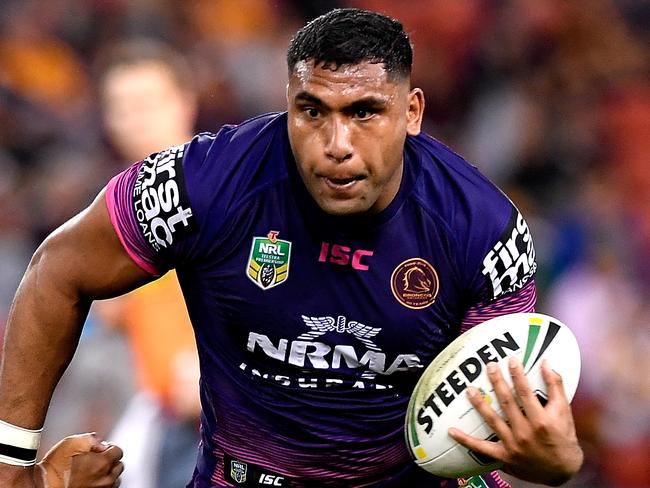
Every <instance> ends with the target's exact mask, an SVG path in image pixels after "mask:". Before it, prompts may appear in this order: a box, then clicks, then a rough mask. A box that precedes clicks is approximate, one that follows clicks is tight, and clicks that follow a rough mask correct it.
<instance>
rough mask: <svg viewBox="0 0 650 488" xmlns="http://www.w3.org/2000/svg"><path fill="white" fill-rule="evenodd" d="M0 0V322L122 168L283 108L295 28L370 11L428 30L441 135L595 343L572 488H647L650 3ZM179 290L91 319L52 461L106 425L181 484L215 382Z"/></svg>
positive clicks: (422, 64)
mask: <svg viewBox="0 0 650 488" xmlns="http://www.w3.org/2000/svg"><path fill="white" fill-rule="evenodd" d="M0 3H1V4H2V8H1V9H0V329H1V328H2V327H3V325H4V322H5V321H6V316H7V312H8V308H9V306H10V303H11V299H12V297H13V294H14V292H15V289H16V287H17V285H18V282H19V280H20V277H21V276H22V273H23V272H24V269H25V267H26V265H27V263H28V260H29V258H30V256H31V254H32V252H33V251H34V250H35V247H36V246H37V245H38V243H39V242H40V241H41V240H42V239H43V238H44V237H45V236H46V235H47V234H48V233H49V232H50V231H52V230H53V229H55V228H56V227H57V226H58V225H60V224H61V223H63V222H64V221H65V220H67V219H68V218H70V217H71V216H72V215H74V214H75V213H77V212H78V211H79V210H81V209H82V208H83V207H84V206H86V205H87V204H88V203H89V202H90V201H91V200H92V198H93V197H94V196H95V195H96V193H97V192H98V191H99V190H100V189H101V188H102V186H103V185H104V184H105V183H106V181H107V180H108V179H109V178H110V177H111V176H112V175H114V174H116V173H118V172H119V171H121V170H122V169H124V168H125V167H126V166H127V165H128V164H129V163H131V162H133V161H136V160H139V159H142V158H143V157H145V156H147V155H148V154H150V153H152V152H155V151H157V150H160V149H162V148H166V147H168V146H170V145H174V144H179V143H182V142H183V141H185V140H187V139H188V138H190V137H191V135H192V134H193V133H194V132H197V131H215V130H216V129H217V128H218V127H219V126H220V125H221V124H224V123H238V122H241V121H243V120H244V119H246V118H247V117H249V116H252V115H255V114H258V113H262V112H266V111H277V110H283V108H284V106H285V99H284V93H285V83H286V67H285V66H286V64H285V50H286V47H287V44H288V41H289V39H290V37H291V36H292V34H293V33H294V32H295V31H296V30H297V29H298V28H299V27H300V26H301V25H303V24H304V22H305V21H306V20H309V19H311V18H313V17H314V16H316V15H318V14H320V13H323V12H325V11H327V10H329V9H331V8H334V7H340V6H355V7H363V8H369V9H374V10H378V11H381V12H384V13H387V14H389V15H392V16H394V17H396V18H398V19H400V20H401V21H402V22H403V24H404V25H405V27H406V29H407V31H408V32H409V33H410V34H411V36H412V41H413V44H414V49H415V66H414V72H413V84H414V85H416V86H419V87H421V88H423V89H424V91H425V94H426V97H427V108H426V117H425V119H426V120H425V129H426V131H427V132H429V133H430V134H432V135H433V136H435V137H436V138H438V139H440V140H442V141H443V142H445V143H446V144H448V145H450V146H451V147H452V148H454V149H455V150H457V151H458V152H460V153H461V154H463V155H464V156H466V157H467V158H468V159H469V160H470V161H472V162H473V163H474V164H476V165H477V166H478V167H479V168H480V169H481V170H482V171H483V172H485V173H486V174H487V175H488V176H489V177H490V178H491V179H493V181H495V182H496V183H497V184H498V185H500V186H501V187H502V188H503V189H504V190H505V191H506V192H507V193H508V194H509V195H510V196H511V198H512V199H513V200H514V201H515V202H516V203H517V205H518V206H519V207H520V209H521V210H522V212H523V213H524V215H526V217H527V219H528V222H529V225H530V227H531V229H532V232H533V236H534V238H535V244H536V248H537V256H538V260H539V271H538V278H537V283H538V286H539V292H540V300H539V305H538V310H539V311H542V312H546V313H550V314H552V315H555V316H557V317H558V318H560V319H561V320H563V321H565V322H566V323H567V324H569V325H570V326H571V327H572V329H573V330H574V331H575V333H576V335H577V336H578V340H579V342H580V344H581V347H582V352H583V373H582V378H581V383H580V386H579V390H578V393H577V396H576V398H575V401H574V413H575V417H576V422H577V426H578V430H579V436H580V438H581V441H582V444H583V446H584V449H585V452H586V456H587V458H586V463H585V466H584V469H583V470H582V472H581V473H580V474H579V476H578V477H576V479H574V480H573V481H572V482H570V483H569V485H570V486H574V487H603V488H607V487H613V488H617V487H650V354H649V353H648V352H649V351H650V300H648V296H649V292H650V157H649V154H650V78H649V77H648V74H649V73H648V68H649V56H650V50H649V49H648V41H650V29H649V27H650V2H648V1H647V0H408V1H407V0H305V1H300V0H293V1H292V0H182V1H181V0H176V1H175V0H48V1H47V2H43V1H38V0H2V2H0ZM175 287H176V282H175V280H174V277H173V275H172V276H168V277H165V278H164V279H163V280H161V281H160V282H157V283H156V284H154V285H149V286H148V287H145V288H144V289H143V290H140V291H138V292H136V293H135V294H132V295H129V296H127V297H126V298H122V299H118V300H113V301H107V302H101V303H97V304H96V305H95V306H93V309H92V311H91V315H90V317H89V319H88V323H87V325H86V327H85V330H84V334H83V336H82V339H81V345H80V349H79V352H78V354H77V356H76V358H75V359H74V361H73V363H72V365H71V366H70V368H69V371H68V373H67V374H66V376H65V377H64V379H63V380H62V383H61V385H60V387H59V389H58V391H57V393H56V395H55V398H54V401H53V405H52V407H51V410H50V413H49V415H48V421H47V424H46V431H45V432H46V435H45V438H44V440H43V446H42V447H43V448H45V449H47V448H48V447H49V446H51V445H52V443H53V442H54V441H56V440H57V439H58V438H60V437H62V436H64V435H67V434H70V433H73V432H81V431H87V430H91V431H97V432H98V433H99V434H100V435H101V436H103V437H111V440H116V441H118V442H121V443H122V445H123V447H125V451H126V450H127V449H128V450H130V451H131V452H127V453H126V465H127V475H125V478H126V479H125V482H124V483H123V486H124V487H126V488H148V487H154V486H156V487H162V488H165V487H169V488H173V487H176V488H178V487H181V486H184V482H186V481H187V480H188V478H189V476H190V474H191V469H192V466H193V463H194V459H195V444H196V439H197V437H196V431H197V418H198V417H197V416H198V405H197V385H196V383H197V374H198V373H197V366H196V359H195V352H194V350H193V348H194V346H193V340H192V336H191V332H190V330H189V326H188V325H187V317H186V315H185V312H184V310H183V306H182V302H181V301H180V299H179V298H178V291H177V289H176V288H175ZM128 476H130V478H128Z"/></svg>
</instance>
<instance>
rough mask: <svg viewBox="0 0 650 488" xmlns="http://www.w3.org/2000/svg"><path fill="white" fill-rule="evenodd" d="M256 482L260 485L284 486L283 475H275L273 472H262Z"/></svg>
mask: <svg viewBox="0 0 650 488" xmlns="http://www.w3.org/2000/svg"><path fill="white" fill-rule="evenodd" d="M257 482H258V483H259V484H260V485H267V486H284V477H283V476H276V475H273V474H264V473H262V474H261V475H260V479H259V480H257Z"/></svg>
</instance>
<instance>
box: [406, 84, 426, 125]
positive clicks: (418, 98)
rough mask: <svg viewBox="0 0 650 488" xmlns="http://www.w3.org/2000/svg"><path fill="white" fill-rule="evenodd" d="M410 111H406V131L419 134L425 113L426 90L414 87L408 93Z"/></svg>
mask: <svg viewBox="0 0 650 488" xmlns="http://www.w3.org/2000/svg"><path fill="white" fill-rule="evenodd" d="M408 97H409V98H408V111H407V113H406V133H407V134H408V135H410V136H417V135H418V134H419V133H420V129H421V128H422V117H423V115H424V92H423V91H422V90H421V89H420V88H413V89H412V90H411V91H410V92H409V95H408Z"/></svg>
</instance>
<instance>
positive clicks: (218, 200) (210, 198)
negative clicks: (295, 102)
mask: <svg viewBox="0 0 650 488" xmlns="http://www.w3.org/2000/svg"><path fill="white" fill-rule="evenodd" d="M288 148H289V143H288V136H287V129H286V114H285V113H273V114H265V115H261V116H259V117H256V118H253V119H250V120H247V121H245V122H243V123H241V124H238V125H226V126H224V127H222V128H221V129H220V130H219V131H218V132H217V133H207V132H205V133H201V134H198V135H196V136H195V137H194V138H193V139H192V141H190V142H189V143H188V144H187V145H186V150H185V157H184V159H183V172H184V177H185V183H186V185H187V190H188V194H189V196H190V200H191V202H192V206H193V208H194V207H195V208H196V210H197V211H199V212H200V211H201V209H208V208H211V207H214V206H215V205H216V206H218V207H220V210H221V212H220V213H221V214H223V213H224V212H226V211H227V210H228V208H231V207H233V206H236V205H237V203H239V202H241V201H243V200H245V199H247V198H249V197H250V196H251V195H252V194H254V193H256V192H257V191H260V190H261V189H263V188H265V187H268V186H269V185H273V184H274V183H277V182H279V181H282V180H284V179H286V178H287V173H288V172H287V161H286V159H287V158H286V154H287V151H288Z"/></svg>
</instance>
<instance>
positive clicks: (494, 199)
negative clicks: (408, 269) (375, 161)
mask: <svg viewBox="0 0 650 488" xmlns="http://www.w3.org/2000/svg"><path fill="white" fill-rule="evenodd" d="M408 147H409V148H410V150H411V151H412V152H413V153H414V156H415V155H417V158H418V159H417V161H418V162H419V163H418V164H419V175H418V177H417V179H416V183H415V191H414V192H413V194H414V196H415V198H417V199H418V203H419V204H420V205H421V206H422V208H423V210H424V211H426V212H428V213H429V214H430V215H431V216H432V219H433V221H434V222H435V223H436V225H437V227H438V229H439V230H440V233H439V235H440V236H443V237H442V238H443V239H446V240H448V241H449V248H450V252H451V253H452V255H453V256H454V259H455V260H456V263H457V265H458V269H459V270H460V273H461V275H462V276H463V277H464V279H466V280H467V282H469V283H474V285H475V286H474V288H475V289H476V290H479V289H480V288H483V287H482V283H483V282H486V283H487V284H488V285H489V286H488V288H489V298H491V299H496V298H498V297H500V296H502V295H505V294H507V293H511V292H513V291H515V290H518V289H520V288H522V287H523V286H524V284H525V283H526V282H527V281H528V279H529V278H530V277H532V276H533V275H534V273H535V270H536V268H537V265H536V263H535V249H534V246H533V241H532V237H531V234H530V230H529V228H528V225H527V223H526V221H525V219H524V217H523V216H522V215H521V213H520V212H519V210H518V209H517V208H516V207H515V205H514V204H513V203H512V201H511V200H510V199H509V198H508V197H507V196H506V195H505V193H503V192H502V191H501V190H500V189H499V188H497V187H496V186H495V185H494V184H493V183H492V182H491V181H489V180H488V179H487V178H486V177H485V176H484V175H483V174H481V173H480V171H479V170H478V169H477V168H476V167H475V166H473V165H471V164H470V163H468V162H467V161H465V159H463V158H462V157H461V156H459V155H458V154H456V153H455V152H454V151H453V150H451V149H450V148H448V147H447V146H445V145H444V144H442V143H441V142H439V141H437V140H435V139H433V138H432V137H430V136H427V135H424V134H423V135H420V136H418V137H414V138H410V140H409V141H408ZM477 293H480V294H481V295H485V294H487V293H488V292H486V291H484V290H480V291H477Z"/></svg>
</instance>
